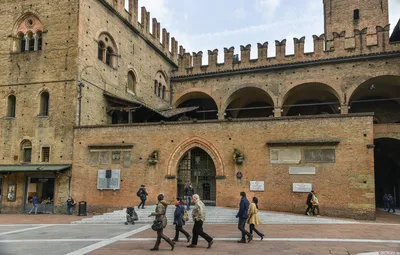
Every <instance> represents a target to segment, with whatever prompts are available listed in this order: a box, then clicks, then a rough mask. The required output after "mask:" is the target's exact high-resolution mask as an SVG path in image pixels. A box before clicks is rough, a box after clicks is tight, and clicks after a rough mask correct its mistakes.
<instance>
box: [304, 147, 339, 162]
mask: <svg viewBox="0 0 400 255" xmlns="http://www.w3.org/2000/svg"><path fill="white" fill-rule="evenodd" d="M304 160H305V162H311V163H335V149H306V150H304Z"/></svg>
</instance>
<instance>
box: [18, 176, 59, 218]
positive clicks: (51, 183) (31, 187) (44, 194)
mask: <svg viewBox="0 0 400 255" xmlns="http://www.w3.org/2000/svg"><path fill="white" fill-rule="evenodd" d="M54 187H55V178H54V177H41V178H36V177H27V188H26V201H25V211H30V210H31V209H32V206H33V204H32V198H33V197H34V196H37V198H38V201H39V203H38V208H37V211H38V213H53V211H54Z"/></svg>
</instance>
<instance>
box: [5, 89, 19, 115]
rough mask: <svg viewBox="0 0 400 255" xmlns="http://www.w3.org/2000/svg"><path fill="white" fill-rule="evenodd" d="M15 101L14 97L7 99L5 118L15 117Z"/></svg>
mask: <svg viewBox="0 0 400 255" xmlns="http://www.w3.org/2000/svg"><path fill="white" fill-rule="evenodd" d="M16 103H17V99H16V98H15V96H14V95H10V96H9V97H8V110H7V117H13V118H14V117H15V107H16Z"/></svg>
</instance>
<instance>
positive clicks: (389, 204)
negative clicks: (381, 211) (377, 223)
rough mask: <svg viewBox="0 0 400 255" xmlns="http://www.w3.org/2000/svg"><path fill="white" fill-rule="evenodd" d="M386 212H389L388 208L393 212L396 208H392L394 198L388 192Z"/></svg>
mask: <svg viewBox="0 0 400 255" xmlns="http://www.w3.org/2000/svg"><path fill="white" fill-rule="evenodd" d="M388 206H389V207H388V208H389V209H388V212H390V210H393V213H395V212H396V210H395V209H394V199H393V197H392V194H388Z"/></svg>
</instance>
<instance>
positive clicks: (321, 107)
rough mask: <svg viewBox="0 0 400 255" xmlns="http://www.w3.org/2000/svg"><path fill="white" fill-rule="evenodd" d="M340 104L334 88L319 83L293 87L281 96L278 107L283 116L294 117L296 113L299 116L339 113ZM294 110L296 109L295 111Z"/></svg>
mask: <svg viewBox="0 0 400 255" xmlns="http://www.w3.org/2000/svg"><path fill="white" fill-rule="evenodd" d="M341 102H342V101H341V96H340V93H339V92H338V91H337V90H336V89H335V88H334V87H332V86H329V85H328V84H326V83H321V82H307V83H301V84H298V85H295V86H293V87H292V88H291V89H289V90H288V91H287V92H286V93H285V94H283V96H282V98H281V100H280V107H281V108H282V111H283V114H282V115H284V116H286V115H289V116H291V115H296V114H297V113H296V112H297V111H299V114H300V115H313V114H322V113H324V112H325V111H326V112H327V113H339V112H340V111H339V107H340V105H341ZM295 105H299V106H298V107H297V106H295ZM301 107H303V109H302V108H301ZM310 107H313V108H314V109H310ZM294 108H298V109H297V111H295V110H294ZM306 108H308V109H306ZM317 108H318V109H317ZM300 112H301V113H303V114H301V113H300Z"/></svg>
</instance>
